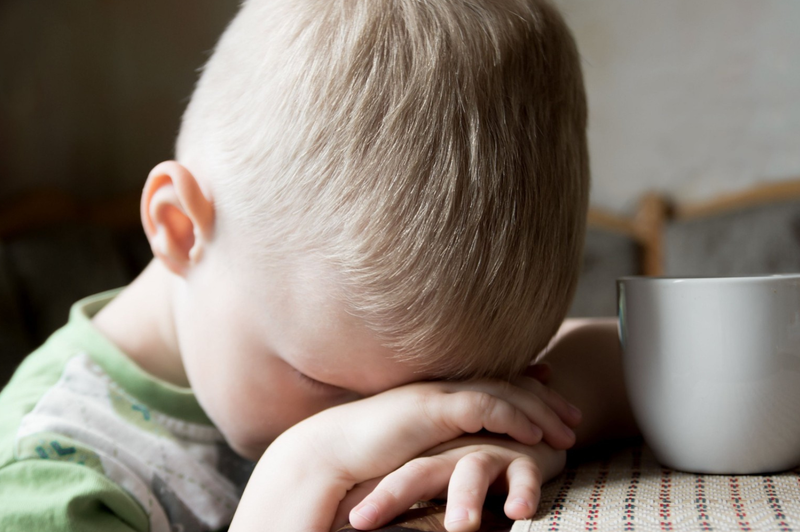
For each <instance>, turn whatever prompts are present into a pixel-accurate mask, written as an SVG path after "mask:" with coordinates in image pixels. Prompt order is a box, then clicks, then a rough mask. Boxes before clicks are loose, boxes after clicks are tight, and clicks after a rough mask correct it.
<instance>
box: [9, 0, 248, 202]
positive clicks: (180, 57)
mask: <svg viewBox="0 0 800 532" xmlns="http://www.w3.org/2000/svg"><path fill="white" fill-rule="evenodd" d="M237 5H238V2H236V1H235V0H169V1H162V0H137V1H135V2H119V1H113V0H79V1H77V2H63V1H56V0H35V1H31V0H3V1H2V2H0V200H7V199H9V198H13V197H15V196H17V195H18V194H19V193H21V192H24V191H27V190H30V189H33V188H39V187H43V186H46V187H55V188H58V189H61V190H63V191H67V192H70V193H72V194H75V195H78V196H79V197H81V198H92V197H103V196H112V195H117V194H121V193H125V192H135V191H138V190H139V189H140V188H141V186H142V184H143V183H144V179H145V177H147V173H148V172H149V170H150V168H151V167H152V166H154V165H155V164H157V163H158V162H160V161H161V160H164V159H168V158H171V157H172V155H173V152H172V149H173V142H174V138H175V134H176V132H177V130H178V126H179V120H180V115H181V113H182V112H183V108H184V106H185V105H186V101H187V98H188V96H189V95H190V93H191V91H192V88H193V86H194V83H195V80H196V77H197V73H196V70H197V69H198V68H199V67H200V66H201V65H202V64H203V63H204V61H205V59H206V57H207V55H208V52H209V51H210V50H211V49H212V47H213V45H214V43H215V42H216V40H217V38H218V36H219V34H220V33H221V31H222V29H223V28H224V27H225V25H226V23H227V22H228V21H229V20H230V18H231V17H232V16H233V13H234V11H235V9H236V7H237Z"/></svg>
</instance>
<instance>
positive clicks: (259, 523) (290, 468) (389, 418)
mask: <svg viewBox="0 0 800 532" xmlns="http://www.w3.org/2000/svg"><path fill="white" fill-rule="evenodd" d="M548 402H549V404H552V405H553V407H554V409H555V410H556V411H563V413H562V414H561V415H563V416H564V417H566V418H569V415H568V413H567V410H568V408H567V405H566V403H563V401H562V400H555V401H553V398H549V399H548ZM542 404H543V403H542V401H541V400H539V399H538V398H537V396H536V393H535V392H531V391H530V390H526V389H523V388H519V387H516V386H513V385H509V384H508V383H506V382H501V381H475V382H470V383H447V382H429V383H417V384H410V385H406V386H402V387H400V388H395V389H393V390H389V391H386V392H383V393H381V394H378V395H376V396H372V397H368V398H366V399H362V400H360V401H355V402H353V403H348V404H344V405H340V406H337V407H334V408H331V409H328V410H325V411H323V412H320V413H319V414H316V415H315V416H312V417H310V418H308V419H306V420H304V421H302V422H300V423H298V424H297V425H295V426H294V427H292V428H290V429H289V430H287V431H286V432H284V433H283V434H282V435H281V436H280V437H278V439H276V440H275V441H274V442H273V444H272V445H271V446H270V447H269V448H268V449H267V451H266V452H265V454H264V455H263V457H262V458H261V460H260V461H259V463H258V465H257V467H256V469H255V471H254V472H253V475H252V476H251V478H250V481H249V482H248V485H247V488H246V489H245V492H244V495H243V497H242V499H241V501H240V504H239V507H238V509H237V511H236V514H235V516H234V519H233V522H232V523H231V527H230V530H231V531H237V532H240V531H246V530H304V531H308V532H312V531H313V532H328V530H330V528H331V526H332V525H333V524H334V521H335V519H336V515H337V511H338V508H339V506H340V504H341V502H342V501H343V499H344V498H345V497H346V496H347V493H348V491H350V490H351V489H353V488H354V487H355V486H357V485H359V484H361V483H363V482H366V481H369V480H370V479H375V478H380V477H382V476H384V475H387V474H389V473H391V472H393V471H395V470H396V469H397V468H399V467H400V466H403V464H406V463H407V462H409V461H412V460H413V459H414V458H416V457H419V456H422V455H424V454H425V453H426V451H429V450H431V449H432V448H434V447H436V446H438V445H440V444H442V443H444V442H450V441H452V440H455V439H456V438H458V437H460V436H461V435H462V434H466V433H476V432H480V431H482V430H484V431H489V432H493V433H495V434H507V435H508V436H509V437H510V438H511V439H513V440H516V441H517V442H519V443H520V444H524V445H527V446H530V445H534V444H536V443H538V442H539V441H540V440H541V439H542V430H541V429H539V428H538V427H537V424H536V423H535V422H534V421H532V420H537V419H539V418H541V417H542V411H541V408H542ZM562 419H563V418H562ZM562 427H563V430H562V431H548V430H545V431H544V438H545V440H547V441H548V442H550V443H552V444H553V445H554V446H556V447H560V448H562V449H563V448H566V447H569V446H570V445H571V444H572V443H573V442H574V435H573V434H572V433H571V432H570V431H569V430H568V428H567V426H566V425H562ZM542 445H544V444H542ZM537 452H538V451H537ZM541 452H545V451H541ZM459 453H460V451H458V450H455V449H454V450H453V452H448V451H445V452H444V453H442V455H445V454H447V456H446V457H445V458H446V459H447V461H448V462H449V465H448V464H445V466H446V467H444V468H442V467H438V466H437V467H435V468H433V469H434V470H436V471H438V472H439V473H442V472H443V473H442V474H440V475H438V476H439V477H442V478H438V480H437V479H436V478H432V477H430V476H427V475H426V476H423V477H422V478H420V477H418V476H417V477H416V479H417V480H416V483H415V484H416V485H417V489H418V487H419V486H420V485H421V484H427V485H428V486H427V487H428V488H429V489H431V490H434V491H433V492H434V493H439V492H440V491H441V490H442V489H444V488H446V487H447V480H448V479H449V476H450V474H449V473H448V471H450V472H452V473H453V474H454V475H455V474H456V473H455V471H454V469H457V468H458V467H459V464H461V461H462V459H467V457H466V456H462V455H461V454H459ZM503 453H504V454H503V456H500V455H497V454H495V455H493V458H492V460H491V462H492V463H493V464H494V466H493V467H494V468H499V469H498V471H497V474H499V473H500V469H503V470H504V469H505V467H506V466H510V464H511V462H513V461H514V460H515V459H516V458H518V457H519V456H518V455H519V454H520V453H516V454H515V453H514V452H513V450H512V452H510V453H505V452H504V451H503ZM473 454H474V453H473ZM522 454H525V453H522ZM545 454H547V453H546V452H545ZM562 454H563V452H562ZM548 456H549V455H548ZM556 459H557V457H556ZM547 462H548V464H549V463H551V462H552V460H547ZM542 465H546V464H542ZM440 466H441V464H440ZM532 467H533V468H538V467H540V465H538V464H536V463H534V464H532ZM545 470H546V471H545V472H549V470H550V468H549V467H545ZM417 473H419V471H417ZM509 473H511V469H509ZM412 476H415V475H412ZM445 476H446V478H445ZM513 476H514V477H515V478H517V479H518V480H519V482H521V483H522V484H525V485H528V484H530V485H531V486H530V488H531V490H538V483H539V480H538V479H537V478H533V477H531V475H529V474H527V472H526V471H520V472H518V473H517V474H515V475H513ZM493 477H494V475H493V474H492V472H491V471H487V470H486V468H485V467H480V471H478V472H477V477H474V478H468V479H467V480H466V483H467V484H471V485H478V486H479V485H480V484H481V483H483V482H484V481H485V480H486V479H487V478H493ZM510 481H513V478H510ZM490 482H491V480H490ZM400 484H401V485H406V484H407V483H406V482H401V483H400ZM517 491H518V493H519V492H521V491H522V490H521V488H520V489H519V490H517ZM382 493H385V492H382ZM415 500H416V499H415ZM353 502H355V501H353ZM412 502H413V501H412ZM482 502H483V501H482V497H481V501H480V503H481V504H482ZM376 503H377V504H376V506H375V510H376V511H377V515H375V516H374V520H372V519H368V521H371V524H370V523H367V522H365V523H362V525H365V526H364V528H374V527H375V526H379V523H381V522H386V521H388V520H389V519H391V518H392V517H394V516H396V515H397V514H398V513H400V512H401V511H403V510H405V509H407V508H408V504H410V503H408V504H406V505H405V507H404V508H402V507H397V506H396V505H393V504H391V501H386V500H384V501H376ZM387 503H388V504H387ZM351 504H352V503H351ZM532 507H533V501H531V509H532ZM450 512H451V508H450V507H448V513H450ZM531 515H532V514H531ZM451 517H452V516H451ZM476 517H477V514H476V515H473V516H472V517H471V519H469V520H468V522H464V523H458V524H456V525H454V526H452V527H451V526H448V530H464V531H466V530H475V529H477V526H476V525H477V523H476V522H475V518H476Z"/></svg>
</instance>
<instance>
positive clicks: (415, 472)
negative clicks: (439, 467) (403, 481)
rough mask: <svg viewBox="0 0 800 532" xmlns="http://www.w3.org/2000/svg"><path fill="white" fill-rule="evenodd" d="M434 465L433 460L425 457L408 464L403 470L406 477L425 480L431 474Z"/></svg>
mask: <svg viewBox="0 0 800 532" xmlns="http://www.w3.org/2000/svg"><path fill="white" fill-rule="evenodd" d="M434 465H435V464H434V461H433V460H432V459H431V458H427V457H423V458H415V459H413V460H411V461H410V462H406V463H405V464H404V465H403V467H402V468H401V469H402V473H403V474H404V475H407V476H410V477H414V478H417V477H421V478H424V477H427V476H428V475H429V474H430V473H431V470H432V469H433V467H434Z"/></svg>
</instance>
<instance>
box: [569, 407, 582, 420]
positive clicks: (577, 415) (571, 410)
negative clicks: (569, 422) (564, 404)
mask: <svg viewBox="0 0 800 532" xmlns="http://www.w3.org/2000/svg"><path fill="white" fill-rule="evenodd" d="M569 413H570V414H572V417H574V418H576V419H580V418H582V417H583V412H581V409H580V408H578V407H577V406H575V405H569Z"/></svg>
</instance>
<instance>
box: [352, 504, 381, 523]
mask: <svg viewBox="0 0 800 532" xmlns="http://www.w3.org/2000/svg"><path fill="white" fill-rule="evenodd" d="M354 511H355V513H356V515H358V516H359V517H361V518H363V519H364V520H365V521H369V522H370V523H374V522H376V521H377V520H378V509H377V508H375V505H373V504H369V503H367V504H363V505H361V506H358V507H356V508H355V510H354Z"/></svg>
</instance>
